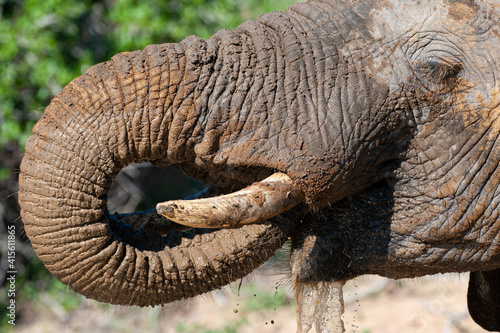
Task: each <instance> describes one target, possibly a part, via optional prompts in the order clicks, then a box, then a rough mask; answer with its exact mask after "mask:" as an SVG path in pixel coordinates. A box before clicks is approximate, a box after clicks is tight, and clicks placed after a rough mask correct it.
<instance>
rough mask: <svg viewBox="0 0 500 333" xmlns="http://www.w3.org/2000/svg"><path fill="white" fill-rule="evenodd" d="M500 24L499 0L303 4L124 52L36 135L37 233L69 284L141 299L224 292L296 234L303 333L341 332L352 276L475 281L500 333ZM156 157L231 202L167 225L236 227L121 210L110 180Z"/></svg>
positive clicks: (32, 217)
mask: <svg viewBox="0 0 500 333" xmlns="http://www.w3.org/2000/svg"><path fill="white" fill-rule="evenodd" d="M499 21H500V14H499V4H498V3H496V2H495V1H493V0H488V1H480V0H477V1H453V0H438V1H410V0H402V1H400V0H387V1H376V2H373V1H366V2H365V1H361V0H358V1H347V0H338V1H309V2H306V3H300V4H297V5H294V6H292V7H290V8H289V9H288V10H287V12H286V13H270V14H266V15H263V16H262V17H260V18H259V19H258V20H257V21H255V22H247V23H244V24H242V25H241V26H240V27H238V28H237V29H235V30H234V31H228V30H222V31H220V32H218V33H217V34H215V35H214V36H213V37H212V38H210V39H208V40H206V41H204V40H201V39H199V38H197V37H194V36H191V37H188V38H186V39H185V40H184V41H182V42H181V43H178V44H160V45H150V46H148V47H146V48H145V49H144V51H134V52H129V53H122V54H118V55H116V56H114V57H113V58H112V59H111V60H110V61H108V62H106V63H102V64H98V65H95V66H93V67H91V68H90V69H89V70H88V71H87V73H86V74H85V75H83V76H81V77H79V78H77V79H75V80H73V81H72V82H71V83H70V84H69V85H68V86H67V87H66V88H65V89H64V90H63V92H62V93H61V94H60V95H58V96H57V97H56V98H54V100H53V101H52V102H51V104H50V105H49V106H48V107H47V108H46V110H45V113H44V116H43V117H42V119H41V120H40V121H39V122H38V124H37V125H36V126H35V127H34V129H33V135H32V136H31V137H30V139H29V140H28V143H27V145H26V153H25V156H24V159H23V162H22V165H21V175H20V179H19V186H20V192H19V203H20V206H21V215H22V218H23V221H24V224H25V230H26V234H27V235H28V237H30V240H31V242H32V244H33V247H34V248H35V251H36V253H37V255H38V256H39V257H40V259H41V260H42V261H43V262H44V264H45V265H46V267H47V268H48V269H49V270H50V271H51V272H52V273H53V274H54V275H55V276H56V277H57V278H59V279H60V280H61V281H63V282H64V283H66V284H68V285H69V286H70V288H72V289H74V290H76V291H78V292H80V293H82V294H84V295H85V296H87V297H91V298H94V299H97V300H100V301H103V302H108V303H113V304H125V305H140V306H146V305H158V304H164V303H168V302H173V301H176V300H179V299H182V298H186V297H192V296H195V295H198V294H202V293H205V292H208V291H210V290H213V289H217V288H220V287H222V286H223V285H226V284H227V283H230V282H231V281H234V280H236V279H238V278H241V277H243V276H245V275H247V274H248V273H250V272H251V271H252V270H253V269H255V268H256V267H258V266H259V265H260V264H262V263H263V262H264V261H266V260H267V259H268V258H269V257H270V256H272V254H273V253H274V252H275V251H276V250H277V249H279V248H280V247H281V246H282V245H283V244H284V242H285V241H286V240H287V239H291V241H292V251H291V257H290V267H291V276H292V279H293V283H294V287H295V293H296V299H297V312H298V332H307V331H309V330H311V329H315V330H316V331H317V332H338V331H342V330H343V324H342V320H341V314H342V309H343V306H342V284H343V282H344V281H345V280H347V279H351V278H354V277H356V276H359V275H362V274H369V273H370V274H379V275H383V276H387V277H392V278H403V277H417V276H422V275H425V274H433V273H443V272H467V271H470V272H471V275H470V276H471V280H470V285H469V294H468V302H469V311H470V313H471V315H472V317H473V319H474V320H475V321H476V322H477V323H478V324H479V325H481V326H482V327H484V328H485V329H488V330H500V304H499V301H498V300H499V299H500V245H499V241H500V233H499V228H500V223H499V222H498V214H499V210H498V203H499V202H500V188H499V184H500V182H499V180H500V173H499V161H500V146H499V145H500V144H499V143H498V140H497V138H498V137H499V132H500V120H499V115H500V106H499V105H500V93H499V92H500V84H499V82H498V80H497V77H500V52H499V51H498V45H500V27H499V25H498V22H499ZM143 161H151V162H153V163H154V164H155V165H157V166H164V165H171V164H173V165H176V166H179V167H180V168H182V169H183V170H184V171H185V172H186V173H187V174H188V175H190V176H192V177H193V178H196V179H198V180H200V181H203V182H205V183H207V184H209V185H212V186H214V187H215V188H217V189H218V191H219V193H221V194H223V195H222V196H219V197H214V198H212V199H208V200H206V199H204V200H205V201H194V202H175V205H176V206H175V207H173V206H172V203H170V204H160V205H159V206H158V207H159V208H158V211H159V212H160V213H162V214H163V215H166V216H169V215H168V214H170V213H172V212H175V216H173V218H174V220H175V221H177V222H182V221H188V222H189V223H187V224H189V225H190V226H193V227H214V226H222V227H224V228H225V229H198V228H195V229H192V230H190V231H187V232H185V231H184V230H185V229H186V228H185V227H180V226H179V225H178V224H176V223H173V222H172V221H167V220H166V219H163V217H161V218H160V217H153V215H154V211H148V212H143V213H142V212H139V213H136V214H131V215H110V214H109V213H108V212H107V210H106V194H107V192H108V190H109V187H110V185H111V183H112V180H113V178H114V177H115V176H116V174H118V172H119V171H120V170H121V169H122V168H123V167H124V166H126V165H128V164H130V163H134V162H143ZM276 174H279V175H283V178H282V180H283V181H284V183H285V184H286V186H284V187H282V186H281V185H278V183H274V185H271V187H267V188H266V191H268V192H266V193H272V194H273V195H271V197H270V198H272V200H270V201H269V202H273V204H272V205H271V204H270V205H267V204H264V203H263V202H264V201H262V200H260V197H259V195H260V194H259V193H263V192H258V191H260V190H257V192H256V191H255V189H256V188H257V189H258V188H259V187H263V186H264V185H262V184H265V183H266V182H265V181H263V180H264V179H266V178H268V177H270V176H271V178H272V177H274V176H273V175H276ZM252 184H254V185H253V187H249V188H247V186H250V185H252ZM280 184H281V183H280ZM266 186H267V185H266ZM245 188H247V189H245ZM252 188H253V189H254V190H249V189H252ZM241 189H244V190H243V192H236V191H238V190H241ZM232 192H236V193H232ZM231 193H232V194H231ZM241 193H246V194H245V195H247V196H248V197H246V198H242V199H241V204H240V203H239V202H238V200H236V199H235V198H239V195H240V194H241ZM289 193H296V194H297V195H296V196H291V194H289ZM292 197H293V198H294V199H293V200H290V202H288V201H287V200H289V199H290V198H292ZM224 200H225V201H224ZM235 200H236V201H235ZM207 203H208V204H207ZM228 203H230V204H228ZM207 205H208V206H207ZM214 207H215V208H214ZM228 207H229V208H230V209H229V208H228ZM212 209H215V210H216V213H214V214H210V212H211V211H212ZM188 211H189V212H190V213H189V216H188V214H184V215H183V212H188ZM249 211H251V213H249ZM193 212H194V213H193ZM207 215H213V216H210V217H207ZM248 216H251V218H247V217H248ZM231 217H233V219H231ZM197 220H201V221H199V222H198V221H197ZM162 221H163V222H162ZM241 221H245V223H241ZM247 222H248V224H247ZM162 223H164V225H163V226H162ZM185 224H186V223H185ZM241 224H247V225H245V226H244V227H241V228H236V227H237V226H239V225H241ZM138 225H140V226H142V227H144V229H145V230H148V232H149V231H153V232H152V233H150V234H147V233H145V232H142V231H135V230H134V228H132V226H138ZM155 231H156V232H155ZM160 235H162V236H160ZM318 304H319V305H321V306H319V305H318ZM323 305H324V306H323Z"/></svg>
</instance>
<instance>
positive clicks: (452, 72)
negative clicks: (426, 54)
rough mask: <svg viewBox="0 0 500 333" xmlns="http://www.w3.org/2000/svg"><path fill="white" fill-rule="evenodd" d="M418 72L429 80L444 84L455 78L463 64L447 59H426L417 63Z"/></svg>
mask: <svg viewBox="0 0 500 333" xmlns="http://www.w3.org/2000/svg"><path fill="white" fill-rule="evenodd" d="M417 67H418V70H419V72H420V73H421V74H422V75H423V76H424V77H425V78H426V79H427V80H429V81H430V82H433V83H437V84H446V83H449V81H450V80H452V79H454V78H457V76H458V74H459V73H460V71H462V69H463V65H462V64H461V63H459V62H453V61H448V60H427V61H422V62H420V63H419V64H418V66H417Z"/></svg>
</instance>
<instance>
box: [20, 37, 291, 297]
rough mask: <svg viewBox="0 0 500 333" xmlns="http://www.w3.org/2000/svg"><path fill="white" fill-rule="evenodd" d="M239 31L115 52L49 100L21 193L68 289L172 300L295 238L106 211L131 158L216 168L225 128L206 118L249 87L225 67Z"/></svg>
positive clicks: (220, 282) (28, 221)
mask: <svg viewBox="0 0 500 333" xmlns="http://www.w3.org/2000/svg"><path fill="white" fill-rule="evenodd" d="M234 36H235V34H233V33H231V32H227V31H222V32H220V33H219V34H218V35H217V36H216V37H215V38H212V39H210V40H208V41H206V42H205V41H203V40H201V39H198V38H195V37H190V38H187V39H186V40H184V41H183V42H182V43H179V44H163V45H152V46H149V47H147V48H146V49H145V50H144V51H134V52H130V53H121V54H118V55H116V56H114V57H113V58H112V59H111V60H110V61H108V62H105V63H102V64H98V65H95V66H93V67H91V68H90V69H89V70H88V71H87V72H86V73H85V74H84V75H83V76H81V77H79V78H77V79H75V80H73V81H72V82H71V83H70V84H68V86H66V87H65V88H64V90H63V91H62V92H61V93H60V94H59V95H58V96H57V97H56V98H54V99H53V101H52V102H51V103H50V105H49V106H48V107H47V108H46V110H45V113H44V115H43V117H42V118H41V119H40V121H39V122H38V123H37V125H36V126H35V127H34V129H33V134H32V136H31V137H30V138H29V140H28V142H27V144H26V154H25V156H24V158H23V161H22V164H21V174H20V177H19V188H20V191H19V203H20V206H21V216H22V219H23V221H24V225H25V231H26V234H27V235H28V237H29V238H30V240H31V243H32V245H33V248H34V249H35V252H36V253H37V255H38V256H39V258H40V259H41V260H42V262H43V263H44V264H45V266H46V267H47V268H48V269H49V271H50V272H51V273H53V274H54V275H55V276H56V277H57V278H58V279H59V280H61V281H62V282H63V283H65V284H67V285H68V286H69V287H70V288H71V289H73V290H75V291H77V292H79V293H81V294H83V295H85V296H87V297H89V298H93V299H96V300H99V301H102V302H107V303H112V304H123V305H139V306H147V305H157V304H163V303H168V302H172V301H175V300H179V299H182V298H186V297H192V296H195V295H198V294H202V293H205V292H208V291H211V290H214V289H217V288H220V287H222V286H224V285H226V284H228V283H230V282H231V281H234V280H236V279H239V278H241V277H243V276H245V275H247V274H248V273H249V272H251V271H252V270H254V269H255V268H256V267H258V266H259V265H260V264H262V263H263V262H265V261H266V260H267V259H268V258H269V257H270V256H271V255H272V254H274V252H275V251H276V250H277V249H279V248H280V247H281V246H282V245H283V243H284V242H285V240H286V239H287V236H286V235H285V233H284V232H283V231H282V230H281V229H280V228H278V227H276V226H274V225H273V224H271V223H262V224H255V225H249V226H244V227H242V228H239V229H231V230H206V229H195V230H191V231H190V232H188V233H184V232H171V233H169V234H168V235H166V236H163V237H162V236H160V235H157V234H154V233H152V234H149V235H146V234H145V233H144V232H143V231H141V230H139V231H134V230H133V229H132V228H131V227H130V225H128V224H125V223H123V222H120V221H118V220H117V219H116V218H115V217H114V216H111V215H110V214H109V213H108V212H107V210H106V202H107V193H108V190H109V188H110V186H111V183H112V180H113V178H114V177H115V176H116V175H117V174H118V172H119V171H120V170H121V169H122V168H123V167H125V166H126V165H128V164H130V163H133V162H143V161H151V162H153V163H156V164H158V165H166V164H177V165H181V166H184V167H186V168H187V169H190V170H191V171H192V170H198V169H201V170H203V171H202V173H204V172H209V171H214V172H217V169H215V167H214V166H213V164H212V163H211V159H213V156H212V158H210V156H209V155H210V151H215V150H217V149H216V148H214V147H215V146H216V145H217V142H219V141H220V140H217V134H216V133H219V132H218V131H217V129H211V130H210V129H208V128H207V126H208V125H207V124H208V123H210V122H212V123H215V122H217V121H216V120H217V119H219V120H220V121H223V119H224V117H225V115H224V114H221V112H222V111H221V110H224V103H225V101H227V96H226V99H224V98H223V97H224V96H225V95H224V94H226V95H227V93H228V91H225V90H224V89H229V90H231V89H233V91H232V93H234V95H233V100H235V99H237V98H238V96H240V97H241V94H244V93H246V92H240V95H238V93H237V92H236V93H235V92H234V90H235V83H236V80H237V79H241V77H240V78H238V77H233V76H234V75H235V74H234V73H231V72H232V71H233V68H229V67H227V63H231V62H233V64H234V63H235V61H234V60H235V58H236V57H240V55H239V54H238V52H236V51H238V50H241V49H242V48H244V46H242V44H241V41H235V40H234V38H235V37H234ZM254 60H255V59H254ZM247 63H248V64H249V63H250V62H247ZM248 64H247V65H248ZM243 65H244V64H243V63H241V66H243ZM241 71H242V69H241V68H239V72H240V73H241ZM237 74H238V73H236V76H237ZM240 86H241V85H240ZM221 87H226V88H224V89H223V88H221ZM231 87H232V88H231ZM229 92H231V91H229ZM234 105H235V104H233V106H234ZM240 107H241V105H240ZM214 110H215V111H214ZM214 119H215V120H214ZM221 119H222V120H221ZM210 168H212V169H210ZM257 180H258V179H257ZM137 218H140V214H139V215H137ZM278 219H279V217H278Z"/></svg>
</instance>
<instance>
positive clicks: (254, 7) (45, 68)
mask: <svg viewBox="0 0 500 333" xmlns="http://www.w3.org/2000/svg"><path fill="white" fill-rule="evenodd" d="M292 2H293V1H292V0H278V1H273V2H271V1H270V0H255V1H248V2H244V1H243V0H240V1H233V0H203V1H202V0H177V1H171V0H141V1H138V0H114V1H112V0H105V1H98V0H82V1H62V0H44V1H37V0H24V1H23V0H0V76H1V80H0V149H1V148H2V146H4V145H5V144H6V143H7V142H9V141H15V142H18V143H19V145H20V146H21V147H22V146H24V143H25V142H26V140H27V138H28V136H29V133H30V132H31V128H32V127H33V125H34V123H35V122H36V121H37V120H38V118H39V117H40V116H41V114H42V108H43V107H45V106H46V105H47V104H48V103H49V101H50V99H51V98H52V97H54V96H55V95H56V94H57V93H58V92H59V91H61V89H62V87H64V86H65V85H66V84H67V83H68V82H69V81H71V80H72V79H73V78H75V77H77V76H79V75H81V74H82V73H83V72H84V71H85V70H86V69H87V68H88V67H90V66H91V65H93V64H95V63H98V62H102V61H106V60H108V59H109V58H110V57H111V56H112V55H114V54H116V53H119V52H123V51H131V50H134V49H143V48H144V47H145V46H146V45H148V44H152V43H165V42H176V41H180V40H181V39H183V38H184V37H186V36H188V35H191V34H195V35H198V36H200V37H202V38H208V37H209V36H210V35H211V34H213V33H214V32H216V31H217V30H219V29H222V28H228V29H233V28H235V27H236V26H237V25H238V24H239V23H240V22H242V21H246V20H250V19H254V18H256V17H258V16H259V15H260V14H261V13H264V12H266V11H271V10H284V9H286V7H288V6H289V5H290V3H292Z"/></svg>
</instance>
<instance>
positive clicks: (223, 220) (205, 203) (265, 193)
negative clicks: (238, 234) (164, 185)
mask: <svg viewBox="0 0 500 333" xmlns="http://www.w3.org/2000/svg"><path fill="white" fill-rule="evenodd" d="M303 199H304V194H303V193H302V191H300V190H298V189H297V188H296V187H295V186H294V185H293V182H292V180H291V179H290V177H288V176H287V175H285V174H283V173H275V174H273V175H271V176H269V177H268V178H266V179H264V180H262V181H260V182H257V183H254V184H252V185H250V186H248V187H246V188H244V189H242V190H240V191H237V192H234V193H231V194H227V195H221V196H218V197H212V198H206V199H196V200H172V201H166V202H162V203H159V204H157V205H156V211H157V213H158V214H161V215H163V216H165V217H166V218H168V219H170V220H172V221H174V222H176V223H179V224H182V225H186V226H189V227H192V228H236V227H240V226H243V225H245V224H252V223H258V222H260V221H263V220H266V219H269V218H271V217H274V216H276V215H278V214H280V213H282V212H284V211H286V210H288V209H290V208H292V207H293V206H295V205H297V204H298V203H300V202H301V201H302V200H303Z"/></svg>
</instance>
